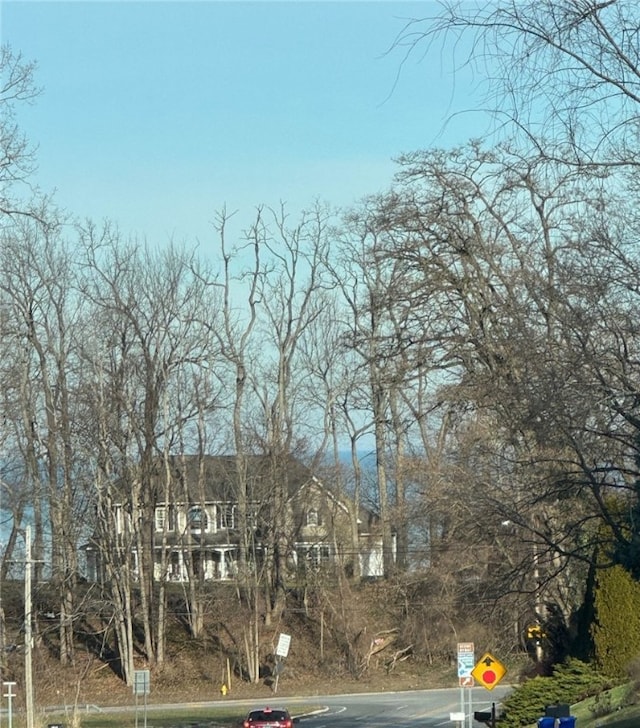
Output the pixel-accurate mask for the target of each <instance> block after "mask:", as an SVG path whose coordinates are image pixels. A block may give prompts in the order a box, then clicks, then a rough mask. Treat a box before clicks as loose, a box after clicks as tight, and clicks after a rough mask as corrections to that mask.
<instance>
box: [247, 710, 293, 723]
mask: <svg viewBox="0 0 640 728" xmlns="http://www.w3.org/2000/svg"><path fill="white" fill-rule="evenodd" d="M243 728H293V719H292V718H291V716H290V715H289V711H288V710H285V709H284V708H263V709H262V710H252V711H250V713H249V714H248V715H247V717H246V718H245V719H244V723H243Z"/></svg>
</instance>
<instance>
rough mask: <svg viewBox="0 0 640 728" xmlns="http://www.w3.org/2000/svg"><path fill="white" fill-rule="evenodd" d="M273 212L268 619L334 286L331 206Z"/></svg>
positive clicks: (268, 329)
mask: <svg viewBox="0 0 640 728" xmlns="http://www.w3.org/2000/svg"><path fill="white" fill-rule="evenodd" d="M270 215H271V220H270V225H269V226H265V228H264V229H263V230H262V231H261V232H262V240H261V244H262V246H263V247H264V248H265V250H266V251H267V252H268V255H269V258H270V260H271V264H272V265H273V268H272V269H269V268H266V269H265V271H264V275H263V277H262V280H261V283H260V300H261V310H262V313H263V316H264V319H263V321H262V326H261V329H260V331H259V332H257V333H259V334H260V335H261V336H262V337H263V341H264V342H265V345H266V346H265V351H264V353H265V356H264V362H265V363H264V365H263V366H264V370H263V372H255V374H254V379H253V391H254V395H255V397H256V399H257V401H258V403H259V405H258V406H259V408H260V409H259V412H260V420H259V421H258V422H259V426H258V427H257V428H256V431H255V436H256V442H257V443H259V446H260V448H261V450H262V451H263V452H264V453H265V454H266V455H267V456H268V457H269V458H270V461H271V465H272V467H271V474H270V478H269V480H270V494H269V497H270V504H269V505H270V513H271V518H270V528H269V532H268V537H267V555H268V559H269V577H270V584H269V585H268V586H269V588H270V590H271V591H270V595H269V597H268V598H267V600H266V602H267V620H271V619H272V618H273V617H275V618H277V617H278V616H279V615H280V613H281V612H282V609H283V608H284V599H285V594H286V588H285V587H286V567H287V560H288V559H289V558H290V556H291V554H290V550H291V543H290V541H289V538H288V535H287V532H288V528H287V523H286V504H287V500H288V493H289V485H288V479H289V467H290V458H291V456H292V455H294V454H295V453H296V452H297V451H298V450H299V449H300V448H301V444H302V441H303V427H304V423H305V422H306V420H307V418H306V417H305V416H304V414H303V413H302V412H301V411H300V409H299V406H300V404H299V396H300V395H299V391H300V387H301V382H300V373H301V372H300V368H299V366H298V357H299V348H300V343H301V339H302V336H303V334H304V332H305V331H306V330H307V329H308V327H309V326H311V325H312V323H313V321H314V320H315V319H316V318H317V317H318V316H319V315H320V312H321V310H322V299H321V298H320V296H319V295H318V294H319V293H320V292H321V291H323V290H325V289H326V288H327V287H328V286H329V285H330V283H329V281H328V280H327V279H326V278H325V273H324V268H323V266H322V262H323V261H324V260H326V257H327V256H326V246H327V244H328V237H327V234H328V229H327V223H328V213H327V211H326V210H324V209H323V208H322V207H320V206H317V207H316V208H315V209H313V210H312V211H310V212H308V213H303V215H302V216H301V219H300V221H299V222H298V223H297V224H295V225H293V226H290V225H289V222H288V216H287V214H286V210H285V208H284V206H283V207H282V208H281V209H280V210H279V211H274V210H272V211H271V212H270Z"/></svg>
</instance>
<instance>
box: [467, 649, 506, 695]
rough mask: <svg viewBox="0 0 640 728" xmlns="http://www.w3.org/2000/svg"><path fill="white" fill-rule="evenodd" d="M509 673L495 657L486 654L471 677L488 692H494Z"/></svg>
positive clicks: (472, 671)
mask: <svg viewBox="0 0 640 728" xmlns="http://www.w3.org/2000/svg"><path fill="white" fill-rule="evenodd" d="M506 672H507V668H506V667H505V666H504V665H503V664H502V663H501V662H500V660H496V658H495V657H494V656H493V655H490V654H489V653H488V652H486V653H485V654H484V655H483V656H482V657H481V658H480V659H479V660H478V662H476V665H475V667H474V668H473V670H471V675H472V676H473V677H474V678H475V679H476V680H477V681H478V682H479V683H480V685H482V686H483V687H485V688H487V690H493V688H495V686H496V685H497V684H498V683H499V682H500V680H502V678H503V677H504V676H505V674H506Z"/></svg>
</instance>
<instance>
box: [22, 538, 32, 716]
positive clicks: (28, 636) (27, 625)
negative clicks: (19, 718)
mask: <svg viewBox="0 0 640 728" xmlns="http://www.w3.org/2000/svg"><path fill="white" fill-rule="evenodd" d="M24 542H25V564H24V689H25V707H26V712H27V728H34V726H33V666H32V663H31V653H32V650H33V637H32V631H31V626H32V623H31V567H32V561H31V526H26V527H25V532H24Z"/></svg>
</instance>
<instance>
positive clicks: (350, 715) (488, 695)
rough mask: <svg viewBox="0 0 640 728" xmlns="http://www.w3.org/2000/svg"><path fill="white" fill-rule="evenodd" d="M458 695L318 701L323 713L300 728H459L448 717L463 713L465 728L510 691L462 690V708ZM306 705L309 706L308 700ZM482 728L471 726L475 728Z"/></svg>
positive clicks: (339, 697) (391, 695)
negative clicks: (472, 716) (474, 716)
mask: <svg viewBox="0 0 640 728" xmlns="http://www.w3.org/2000/svg"><path fill="white" fill-rule="evenodd" d="M460 692H461V691H460V689H457V688H455V689H447V690H420V691H411V692H402V693H375V694H371V693H367V694H361V695H332V696H323V697H318V698H314V699H313V700H314V701H315V700H317V702H318V704H320V705H322V706H324V708H323V711H322V712H319V713H318V714H316V715H312V716H306V717H304V718H303V719H302V721H301V724H302V727H301V728H364V727H365V726H366V728H444V727H445V726H449V727H450V728H458V726H461V724H460V723H458V722H452V721H451V714H452V713H459V712H462V711H464V712H465V713H466V718H465V722H464V728H468V726H469V725H470V724H469V722H468V721H469V714H470V713H473V712H474V711H476V710H491V703H492V702H495V703H496V705H498V704H499V701H500V699H501V698H502V697H503V696H504V695H506V694H507V693H508V692H509V689H508V688H500V687H497V688H496V689H495V690H492V691H491V692H489V691H488V690H485V689H484V688H473V689H471V690H469V689H465V690H464V702H465V705H464V707H462V706H461V694H460ZM470 694H471V696H470ZM470 697H471V708H470V707H469V698H470ZM306 701H307V704H308V702H309V698H306ZM282 702H287V703H288V705H289V708H290V710H291V712H292V713H294V714H295V701H292V700H289V701H282ZM481 725H483V724H481V723H475V722H473V726H474V728H475V726H481Z"/></svg>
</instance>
